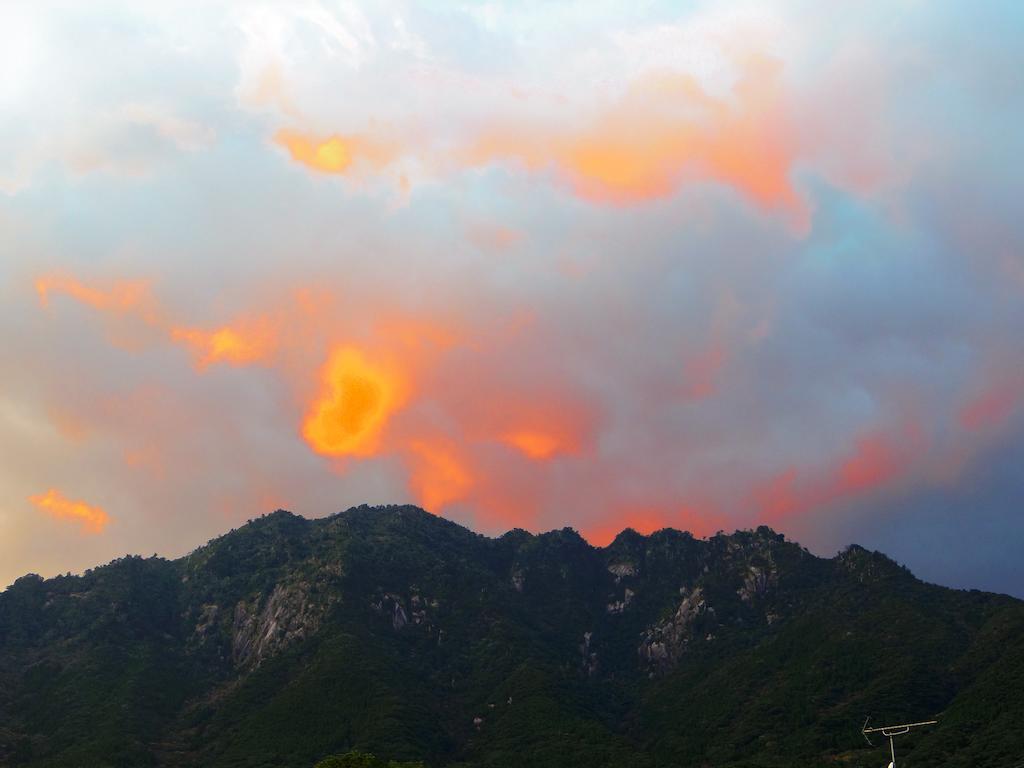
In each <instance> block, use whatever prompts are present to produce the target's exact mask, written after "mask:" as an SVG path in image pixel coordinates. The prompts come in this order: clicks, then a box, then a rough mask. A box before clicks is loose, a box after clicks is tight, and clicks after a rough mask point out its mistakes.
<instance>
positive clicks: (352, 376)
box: [302, 346, 408, 456]
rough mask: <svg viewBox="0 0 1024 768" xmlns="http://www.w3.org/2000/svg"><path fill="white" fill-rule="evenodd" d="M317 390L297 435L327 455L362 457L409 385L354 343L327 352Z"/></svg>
mask: <svg viewBox="0 0 1024 768" xmlns="http://www.w3.org/2000/svg"><path fill="white" fill-rule="evenodd" d="M321 375H322V381H323V384H322V389H321V392H320V394H319V395H318V396H317V397H316V399H315V400H314V401H313V402H312V403H311V404H310V408H309V411H308V413H307V416H306V418H305V421H304V422H303V425H302V434H303V437H305V438H306V441H307V442H308V443H309V445H310V447H311V448H312V449H313V450H315V451H316V452H318V453H323V454H325V455H328V456H346V455H353V456H367V455H372V454H373V453H374V452H376V450H377V446H378V444H379V441H380V433H381V431H382V430H383V429H384V428H385V427H386V425H387V422H388V419H389V418H390V416H391V414H392V413H393V412H394V411H395V409H397V408H399V407H401V405H402V402H403V401H404V399H405V397H406V394H405V390H406V387H407V386H408V384H407V383H406V382H405V381H404V378H403V375H402V373H401V372H399V371H398V370H396V369H394V368H390V367H387V366H385V365H382V364H380V363H375V362H373V361H371V360H368V359H367V358H366V356H365V354H364V353H363V352H362V351H361V350H359V349H356V348H354V347H349V346H343V347H338V348H337V349H335V350H334V351H332V352H331V356H330V358H329V359H328V361H327V363H326V364H325V366H324V368H323V372H322V374H321Z"/></svg>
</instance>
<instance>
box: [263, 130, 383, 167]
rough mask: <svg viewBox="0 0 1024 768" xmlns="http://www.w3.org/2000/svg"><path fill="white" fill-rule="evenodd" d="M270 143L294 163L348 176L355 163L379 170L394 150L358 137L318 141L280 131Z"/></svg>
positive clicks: (305, 135)
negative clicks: (282, 148) (284, 151)
mask: <svg viewBox="0 0 1024 768" xmlns="http://www.w3.org/2000/svg"><path fill="white" fill-rule="evenodd" d="M274 142H275V143H276V144H278V145H279V146H281V147H284V148H285V149H286V150H288V154H289V155H290V156H291V158H292V160H294V161H295V162H297V163H301V164H302V165H304V166H306V167H307V168H310V169H312V170H314V171H320V172H321V173H337V174H345V173H348V172H349V171H350V170H351V169H352V167H353V164H354V163H355V162H356V161H359V160H362V161H366V162H368V163H370V165H372V166H374V167H378V168H380V167H383V166H385V165H387V164H388V163H389V162H391V160H392V159H393V157H394V151H393V150H391V149H390V148H389V147H387V146H386V145H385V144H382V143H378V142H375V141H371V140H369V139H366V138H362V137H359V136H340V135H337V134H335V135H332V136H327V137H323V138H321V137H317V136H313V135H309V134H305V133H300V132H298V131H292V130H288V129H281V130H279V131H278V132H277V133H276V134H274Z"/></svg>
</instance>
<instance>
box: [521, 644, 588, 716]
mask: <svg viewBox="0 0 1024 768" xmlns="http://www.w3.org/2000/svg"><path fill="white" fill-rule="evenodd" d="M593 637H594V633H593V632H584V633H583V642H582V643H580V655H581V656H582V662H581V667H582V668H583V671H584V672H585V673H586V674H587V676H588V677H589V676H590V675H593V674H594V673H595V672H597V652H596V651H594V650H592V649H591V645H590V641H591V639H592V638H593ZM509 703H511V701H510V702H509Z"/></svg>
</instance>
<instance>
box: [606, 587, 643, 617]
mask: <svg viewBox="0 0 1024 768" xmlns="http://www.w3.org/2000/svg"><path fill="white" fill-rule="evenodd" d="M635 594H636V593H635V592H634V591H633V590H632V589H630V588H629V587H626V592H625V593H624V594H623V597H622V599H621V600H616V601H615V602H613V603H608V606H607V608H606V609H605V610H606V611H607V612H608V613H610V614H617V613H623V612H624V611H625V610H626V609H627V608H628V607H629V604H630V603H631V602H633V596H634V595H635Z"/></svg>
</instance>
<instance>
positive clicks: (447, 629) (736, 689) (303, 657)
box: [0, 507, 1024, 768]
mask: <svg viewBox="0 0 1024 768" xmlns="http://www.w3.org/2000/svg"><path fill="white" fill-rule="evenodd" d="M867 715H871V716H872V717H873V720H874V722H876V723H881V722H883V721H886V720H894V719H895V720H898V721H903V720H905V719H907V718H909V719H911V720H921V719H926V718H928V717H930V716H933V715H938V716H939V717H940V720H941V723H940V725H939V726H938V727H936V728H934V729H932V730H930V731H928V732H923V733H920V734H917V735H915V736H912V737H906V738H905V739H904V740H903V741H902V742H901V749H902V752H903V755H904V756H905V757H906V758H907V761H908V764H910V765H921V766H939V765H942V766H949V767H951V768H954V767H964V768H966V767H967V766H993V767H998V766H1007V767H1009V766H1012V765H1015V764H1016V763H1018V762H1019V761H1021V760H1022V759H1024V603H1021V602H1020V601H1017V600H1014V599H1011V598H1008V597H1004V596H998V595H992V594H985V593H979V592H959V591H954V590H949V589H944V588H941V587H936V586H932V585H929V584H924V583H922V582H920V581H918V580H916V579H915V578H914V577H913V576H912V575H911V574H910V573H909V572H908V571H907V570H905V569H904V568H901V567H900V566H898V565H896V564H895V563H893V562H892V561H890V560H889V559H887V558H886V557H885V556H884V555H881V554H878V553H873V552H868V551H866V550H864V549H861V548H859V547H850V548H849V549H847V550H846V551H844V552H843V553H841V554H840V555H838V556H837V557H835V558H833V559H830V560H829V559H821V558H817V557H814V556H812V555H811V554H809V553H808V552H807V551H806V550H804V549H802V548H801V547H800V546H798V545H797V544H794V543H792V542H787V541H785V540H784V538H783V537H782V536H780V535H777V534H775V533H773V532H772V531H770V530H769V529H767V528H759V529H758V530H757V531H753V532H737V533H735V534H733V535H730V536H726V535H719V536H715V537H713V538H711V539H709V540H698V539H694V538H693V537H691V536H690V535H688V534H686V533H680V532H678V531H674V530H665V531H660V532H658V533H655V534H653V535H651V536H641V535H639V534H637V533H634V532H632V531H629V530H627V531H624V532H623V533H622V534H620V535H619V537H618V538H617V539H616V540H615V541H614V542H613V543H612V544H611V545H610V546H609V547H606V548H604V549H596V548H593V547H591V546H589V545H588V544H587V543H586V542H585V541H584V540H583V539H582V538H580V536H579V535H578V534H576V533H575V532H574V531H572V530H569V529H565V530H561V531H553V532H551V533H546V534H543V535H539V536H534V535H531V534H528V533H526V532H523V531H512V532H510V533H507V534H506V535H504V536H502V537H501V538H498V539H489V538H486V537H483V536H479V535H477V534H474V533H472V532H471V531H469V530H467V529H465V528H462V527H460V526H458V525H455V524H453V523H451V522H448V521H446V520H443V519H441V518H437V517H434V516H432V515H429V514H427V513H425V512H423V511H421V510H419V509H416V508H413V507H388V508H368V507H360V508H357V509H351V510H349V511H347V512H344V513H341V514H339V515H336V516H334V517H331V518H328V519H323V520H306V519H303V518H301V517H297V516H295V515H292V514H290V513H288V512H283V511H279V512H275V513H274V514H272V515H268V516H266V517H262V518H260V519H258V520H256V521H254V522H252V523H250V524H249V525H246V526H245V527H243V528H241V529H240V530H237V531H232V532H231V533H229V534H227V535H225V536H222V537H221V538H219V539H216V540H214V541H212V542H210V543H209V544H208V545H207V546H205V547H202V548H201V549H198V550H196V551H195V552H193V553H192V554H191V555H189V556H188V557H185V558H182V559H180V560H175V561H166V560H162V559H159V558H153V559H141V558H126V559H123V560H118V561H115V562H113V563H110V564H109V565H106V566H103V567H101V568H96V569H95V570H93V571H90V572H88V573H86V574H85V575H83V576H73V577H72V576H68V577H58V578H55V579H49V580H45V581H44V580H43V579H40V578H39V577H36V576H26V577H24V578H22V579H20V580H18V582H17V583H15V584H14V585H13V586H12V587H10V588H9V589H8V590H7V591H6V592H4V593H3V594H2V595H0V764H2V765H10V766H40V767H42V766H147V765H165V766H196V765H202V766H225V767H226V766H302V767H303V768H308V767H309V766H312V765H313V763H314V762H316V761H317V760H318V759H320V758H322V757H323V756H325V755H328V754H331V753H337V752H344V751H346V750H348V749H353V748H358V749H364V750H366V751H369V752H373V753H375V754H377V755H380V756H382V757H384V758H387V759H396V760H413V759H422V760H424V761H425V762H426V763H427V764H428V765H431V766H466V767H467V768H468V767H469V766H474V767H481V768H482V767H483V766H496V767H497V766H512V765H515V766H524V765H528V766H616V767H618V766H621V767H623V768H628V767H629V766H636V767H637V768H641V767H643V768H646V767H648V766H650V767H653V766H690V765H694V766H698V765H700V766H702V765H708V766H788V765H794V764H796V763H800V764H801V765H804V766H815V765H821V766H825V765H837V764H838V765H845V766H851V767H852V766H873V767H877V766H879V765H884V763H885V762H886V758H885V755H884V753H883V750H882V749H881V747H880V746H879V747H878V748H875V749H870V748H869V747H868V745H867V744H866V743H865V742H864V740H863V738H862V737H861V736H860V734H859V729H860V727H861V725H862V723H863V721H864V718H865V716H867ZM879 744H881V742H879Z"/></svg>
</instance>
